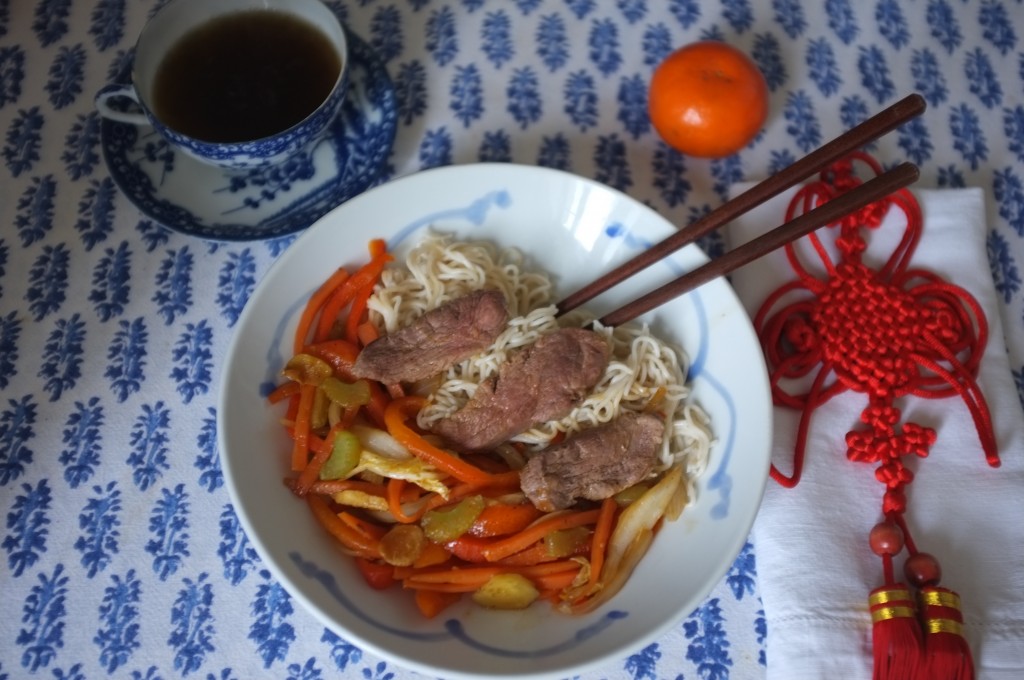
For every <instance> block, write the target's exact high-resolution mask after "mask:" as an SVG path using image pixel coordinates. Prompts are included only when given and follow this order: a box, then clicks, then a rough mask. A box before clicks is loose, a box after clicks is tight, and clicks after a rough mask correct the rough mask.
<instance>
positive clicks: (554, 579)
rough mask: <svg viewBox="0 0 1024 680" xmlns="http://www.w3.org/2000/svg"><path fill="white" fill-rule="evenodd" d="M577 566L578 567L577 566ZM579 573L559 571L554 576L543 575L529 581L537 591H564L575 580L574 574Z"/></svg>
mask: <svg viewBox="0 0 1024 680" xmlns="http://www.w3.org/2000/svg"><path fill="white" fill-rule="evenodd" d="M577 566H579V565H577ZM578 573H579V569H575V570H571V571H560V572H558V573H556V574H543V575H540V576H535V577H533V578H532V579H531V580H532V581H533V584H534V585H535V586H537V589H538V590H541V591H548V590H555V591H558V590H565V589H566V588H568V587H569V586H571V585H572V584H573V582H574V581H575V580H576V574H578Z"/></svg>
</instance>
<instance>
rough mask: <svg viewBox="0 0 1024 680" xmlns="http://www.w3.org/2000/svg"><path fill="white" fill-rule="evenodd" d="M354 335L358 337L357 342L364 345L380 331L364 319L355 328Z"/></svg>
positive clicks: (377, 335) (372, 339) (378, 334)
mask: <svg viewBox="0 0 1024 680" xmlns="http://www.w3.org/2000/svg"><path fill="white" fill-rule="evenodd" d="M356 337H357V338H358V339H359V344H360V345H362V346H363V347H366V346H367V345H369V344H370V343H371V342H373V341H374V340H376V339H377V338H379V337H380V331H378V330H377V327H376V326H374V325H373V324H372V323H370V322H369V321H364V322H363V323H361V324H359V327H358V328H357V329H356Z"/></svg>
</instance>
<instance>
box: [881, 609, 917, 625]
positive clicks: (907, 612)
mask: <svg viewBox="0 0 1024 680" xmlns="http://www.w3.org/2000/svg"><path fill="white" fill-rule="evenodd" d="M912 618H914V610H913V609H912V608H910V607H880V608H878V609H872V610H871V622H872V623H878V622H880V621H888V620H889V619H912Z"/></svg>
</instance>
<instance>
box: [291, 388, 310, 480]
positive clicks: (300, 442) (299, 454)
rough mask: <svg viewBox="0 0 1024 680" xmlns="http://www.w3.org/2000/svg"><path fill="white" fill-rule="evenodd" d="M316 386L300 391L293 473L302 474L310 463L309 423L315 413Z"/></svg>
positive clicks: (296, 418)
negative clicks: (314, 397)
mask: <svg viewBox="0 0 1024 680" xmlns="http://www.w3.org/2000/svg"><path fill="white" fill-rule="evenodd" d="M315 394H316V385H303V386H302V387H301V388H300V390H299V410H298V412H297V413H296V414H295V433H294V435H293V436H292V439H293V441H292V471H294V472H301V471H302V470H304V469H305V468H306V464H307V463H308V462H309V423H310V416H311V415H312V412H313V396H314V395H315Z"/></svg>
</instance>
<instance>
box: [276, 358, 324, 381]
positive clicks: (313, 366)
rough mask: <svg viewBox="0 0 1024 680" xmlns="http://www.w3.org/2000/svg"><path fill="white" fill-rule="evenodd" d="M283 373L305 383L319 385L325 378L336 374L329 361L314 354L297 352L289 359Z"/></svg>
mask: <svg viewBox="0 0 1024 680" xmlns="http://www.w3.org/2000/svg"><path fill="white" fill-rule="evenodd" d="M281 374H282V375H283V376H284V377H286V378H288V379H289V380H294V381H295V382H299V383H302V384H303V385H318V386H319V385H320V383H322V382H323V381H324V380H326V379H327V378H329V377H331V376H332V375H334V369H333V368H331V365H330V364H329V363H327V362H326V361H324V360H323V359H319V358H317V357H315V356H313V355H312V354H296V355H295V356H293V357H292V358H291V359H289V360H288V363H287V364H285V367H284V370H283V371H281Z"/></svg>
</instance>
